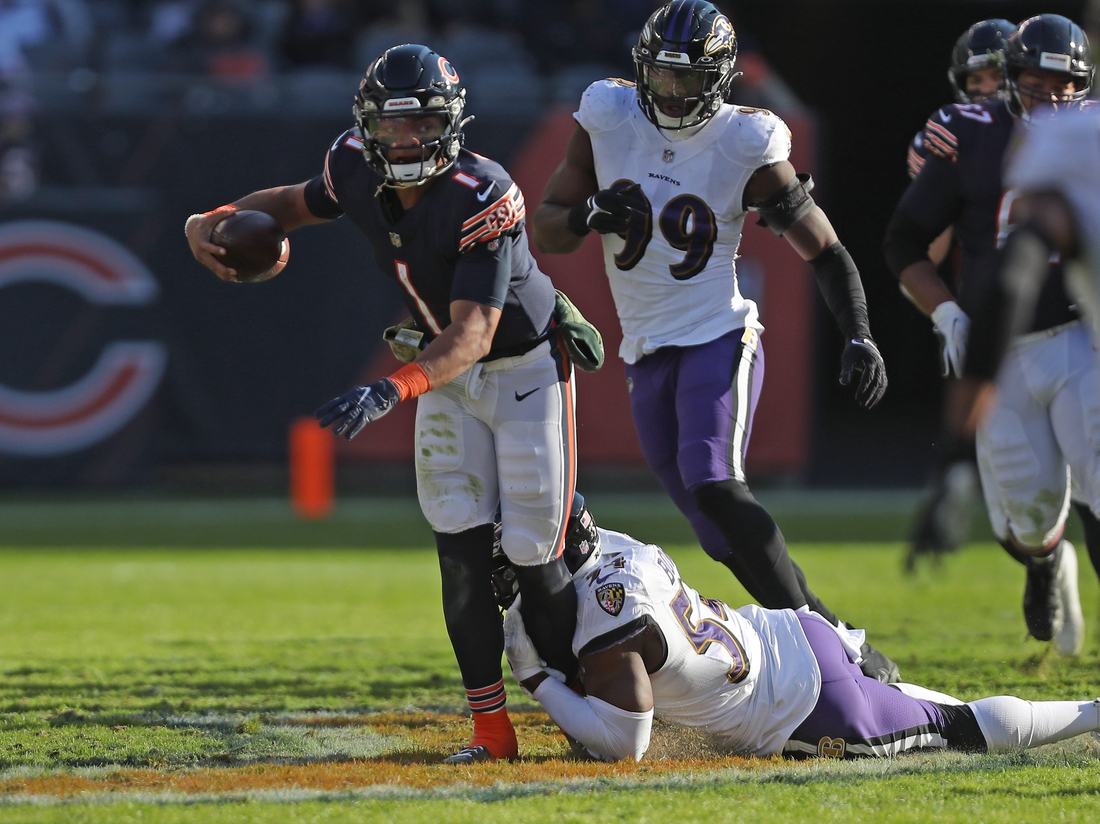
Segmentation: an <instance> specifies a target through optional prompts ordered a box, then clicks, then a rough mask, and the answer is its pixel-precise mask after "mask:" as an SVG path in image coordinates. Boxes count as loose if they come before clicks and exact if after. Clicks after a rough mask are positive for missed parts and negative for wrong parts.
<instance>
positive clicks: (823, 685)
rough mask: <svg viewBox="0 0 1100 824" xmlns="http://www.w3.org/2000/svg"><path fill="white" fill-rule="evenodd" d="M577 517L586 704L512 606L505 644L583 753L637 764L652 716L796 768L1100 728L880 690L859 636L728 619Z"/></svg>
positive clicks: (810, 623) (651, 550) (572, 533)
mask: <svg viewBox="0 0 1100 824" xmlns="http://www.w3.org/2000/svg"><path fill="white" fill-rule="evenodd" d="M573 511H574V513H575V515H574V517H573V518H572V519H571V521H570V528H569V532H568V537H567V540H566V549H565V560H566V563H567V564H568V566H569V569H570V570H571V571H572V572H573V580H574V581H575V582H576V586H577V630H576V635H575V636H574V638H573V649H574V650H575V651H576V653H577V655H578V657H579V658H580V662H581V673H582V678H583V682H584V687H585V692H586V694H587V696H586V697H582V696H581V695H578V694H577V693H576V692H574V691H573V690H571V689H569V688H567V687H566V686H565V685H564V684H562V683H561V682H560V680H558V678H557V677H556V676H555V674H554V673H550V672H548V671H547V669H546V668H545V667H544V666H543V664H542V662H541V661H540V660H539V656H538V654H537V653H536V652H535V651H534V649H533V647H532V646H531V643H530V641H529V640H528V638H527V636H526V633H525V631H524V627H523V617H522V616H521V615H520V613H519V611H518V610H517V609H516V608H515V607H514V606H513V607H512V608H510V609H509V611H508V614H507V616H506V618H505V620H504V629H505V638H506V642H505V643H506V647H505V648H506V651H507V654H508V662H509V664H510V666H511V668H512V675H513V676H514V677H515V678H516V680H517V681H519V682H520V684H521V685H522V686H523V687H524V689H526V690H527V691H528V692H529V693H530V694H532V695H533V697H534V698H535V699H536V700H537V701H538V702H539V703H540V704H542V706H543V708H544V709H545V710H546V711H547V712H548V713H549V714H550V717H551V718H553V719H554V721H555V722H556V723H557V724H558V726H560V727H561V728H562V729H563V730H564V731H565V732H566V734H567V735H568V736H569V737H570V738H572V739H573V741H575V742H577V743H576V744H574V748H575V749H578V748H583V751H584V752H586V753H587V754H588V755H589V756H592V757H594V758H598V759H601V760H607V761H613V760H618V759H625V758H633V759H635V760H641V758H642V756H643V755H645V752H646V750H647V748H648V746H649V739H650V729H651V726H652V723H653V718H654V717H657V718H661V719H663V720H665V721H670V722H672V723H676V724H682V725H684V726H688V727H696V728H700V729H702V730H703V731H704V732H705V733H706V735H707V736H708V738H709V739H710V740H711V742H712V743H713V744H714V745H715V746H717V747H719V748H721V749H723V750H726V751H730V752H735V753H739V754H751V755H757V756H762V757H766V756H771V755H786V756H790V757H794V758H804V757H807V756H815V755H816V756H821V757H831V758H856V757H860V756H880V757H889V756H893V755H896V754H897V753H900V752H906V751H911V750H917V749H941V750H942V749H953V750H963V751H968V752H1006V751H1011V750H1017V749H1024V748H1027V747H1038V746H1042V745H1043V744H1049V743H1052V742H1054V741H1062V740H1064V739H1067V738H1072V737H1073V736H1077V735H1083V734H1085V733H1087V732H1092V731H1095V730H1097V729H1100V699H1096V700H1093V701H1024V700H1021V699H1019V698H1014V697H1011V696H997V697H994V698H982V699H980V700H977V701H970V702H967V703H963V702H962V701H959V700H958V699H956V698H953V697H951V696H949V695H945V694H943V693H939V692H935V691H933V690H928V689H925V688H923V687H918V686H916V685H913V684H900V683H899V684H894V685H891V686H887V685H886V684H882V683H880V682H878V681H876V680H874V679H872V678H868V677H867V676H866V675H864V674H863V673H862V672H861V671H860V669H859V667H858V666H856V664H855V663H853V659H854V658H855V657H856V656H857V655H858V650H859V644H860V641H861V639H862V635H863V631H862V630H855V631H853V630H846V629H843V628H839V627H837V626H836V625H835V624H834V623H832V622H829V621H826V620H825V619H823V618H822V617H821V616H820V615H816V614H814V613H813V612H810V611H809V610H805V609H803V610H798V611H795V610H789V609H783V610H770V609H761V608H760V607H757V606H755V605H750V606H744V607H741V608H739V609H731V608H730V607H728V606H727V605H726V604H724V603H722V602H721V601H718V600H715V599H713V598H705V597H703V596H702V595H700V594H699V593H698V592H696V591H695V590H694V589H692V588H691V587H690V586H688V584H687V583H685V582H684V580H683V579H682V578H681V577H680V572H679V570H678V569H677V568H676V564H675V563H673V561H672V559H671V558H669V557H668V555H666V554H665V553H664V552H663V551H662V550H661V549H660V548H659V547H656V546H653V545H645V544H642V543H640V542H639V541H636V540H634V539H633V538H631V537H630V536H629V535H623V534H621V533H618V532H610V531H607V530H603V529H600V528H598V527H597V526H596V524H595V523H594V521H593V520H592V517H591V514H590V513H589V512H588V510H587V509H586V508H585V507H584V505H583V501H581V502H578V501H577V500H576V499H574V510H573ZM521 603H522V599H521ZM524 614H526V613H524ZM578 745H579V746H578Z"/></svg>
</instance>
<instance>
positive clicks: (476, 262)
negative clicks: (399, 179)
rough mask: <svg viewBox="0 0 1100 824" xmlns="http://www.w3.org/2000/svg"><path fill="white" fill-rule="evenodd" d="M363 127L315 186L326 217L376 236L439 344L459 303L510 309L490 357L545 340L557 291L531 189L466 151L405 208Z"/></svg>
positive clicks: (385, 260) (309, 190)
mask: <svg viewBox="0 0 1100 824" xmlns="http://www.w3.org/2000/svg"><path fill="white" fill-rule="evenodd" d="M362 146H363V142H362V139H361V138H360V136H359V131H358V129H352V130H349V131H347V132H345V133H344V134H343V135H341V136H340V137H339V139H337V141H336V142H335V143H333V144H332V146H331V147H330V148H329V151H328V154H327V155H326V157H325V167H324V171H323V172H322V174H320V175H318V176H317V177H315V178H313V179H312V180H311V181H310V182H309V183H308V184H307V185H306V192H305V195H306V205H307V206H308V208H309V210H310V212H312V213H313V214H314V215H316V216H317V217H324V218H336V217H339V216H340V215H342V214H346V215H347V216H348V217H349V218H351V220H352V221H353V222H354V223H355V225H356V226H358V227H359V229H360V230H361V231H362V232H363V234H364V235H366V237H367V240H368V241H369V242H370V245H371V249H372V251H373V253H374V261H375V263H376V264H377V265H378V268H379V269H381V270H382V272H384V273H385V274H387V275H388V276H389V277H392V278H393V279H394V280H396V281H397V282H398V283H399V284H400V286H401V289H402V297H403V298H404V300H405V305H406V307H407V308H408V310H409V312H410V313H411V314H412V316H413V317H414V318H415V319H416V323H417V327H418V328H419V329H420V330H421V331H422V332H424V333H425V336H426V340H428V341H431V340H432V339H434V338H435V337H436V336H437V335H439V334H440V332H442V331H443V330H444V329H445V328H447V326H448V325H449V324H450V322H451V316H450V305H451V302H452V301H455V300H468V301H473V302H475V303H481V304H485V305H488V306H492V307H494V308H497V309H500V310H501V312H502V315H501V319H500V324H499V326H498V327H497V331H496V334H495V335H494V337H493V344H492V348H491V350H490V352H489V354H488V355H487V356H486V357H485V358H484V360H493V359H495V358H500V357H506V356H510V355H516V354H522V353H523V352H526V351H528V350H530V349H532V348H533V347H534V346H535V345H536V344H538V343H539V342H541V341H542V340H545V339H546V337H547V334H548V332H549V328H550V320H551V314H552V313H553V309H554V287H553V285H552V284H551V282H550V279H549V278H548V277H547V276H546V275H545V274H543V273H542V272H541V271H539V268H538V266H537V265H536V264H535V260H534V258H533V257H532V256H531V252H530V249H529V248H528V245H527V235H526V232H525V229H524V226H525V215H526V210H525V208H524V201H523V193H522V192H521V191H520V189H519V187H518V186H517V185H516V184H515V183H514V182H513V181H512V179H511V178H510V177H509V176H508V173H507V172H505V171H504V169H503V168H502V167H501V166H500V165H499V164H497V163H494V162H493V161H491V160H489V159H487V158H484V157H481V156H480V155H477V154H474V153H472V152H468V151H466V150H465V149H463V150H461V151H460V152H459V155H458V158H457V159H456V160H455V163H454V165H453V166H452V167H451V168H450V169H448V170H447V171H446V172H444V173H443V174H442V175H440V176H439V177H437V178H436V179H435V180H434V182H433V183H431V185H430V186H429V188H428V189H427V190H426V191H425V192H424V195H423V197H421V199H420V200H419V201H418V202H417V203H416V205H414V206H413V207H412V208H411V209H408V210H404V209H402V208H401V206H400V204H399V203H398V202H397V197H396V194H395V193H394V192H393V191H392V190H386V189H383V188H380V187H381V185H382V183H383V178H382V176H381V175H379V174H378V173H377V172H376V171H375V170H374V169H372V168H371V167H370V166H369V165H368V164H367V162H366V160H365V159H364V157H363V152H362Z"/></svg>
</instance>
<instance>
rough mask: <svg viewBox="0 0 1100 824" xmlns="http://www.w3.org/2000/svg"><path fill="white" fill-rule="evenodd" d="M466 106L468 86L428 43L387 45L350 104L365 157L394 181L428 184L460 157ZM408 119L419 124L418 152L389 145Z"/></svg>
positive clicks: (360, 84) (391, 182)
mask: <svg viewBox="0 0 1100 824" xmlns="http://www.w3.org/2000/svg"><path fill="white" fill-rule="evenodd" d="M465 106H466V90H465V89H464V88H463V87H462V86H461V85H460V82H459V79H458V72H456V71H455V69H454V67H453V66H452V65H451V64H450V62H449V61H448V60H447V58H445V57H443V56H442V55H439V54H437V53H436V52H434V51H432V50H431V49H429V48H428V47H427V46H419V45H412V44H407V45H404V46H394V47H393V48H392V49H387V50H386V51H385V52H384V53H383V54H382V56H381V57H379V58H378V59H377V60H375V61H374V62H373V63H371V65H370V68H368V69H367V72H366V74H364V75H363V79H362V80H361V81H360V82H359V91H358V92H357V93H356V95H355V105H354V106H352V114H353V115H354V116H355V122H356V124H357V125H358V126H359V130H360V132H361V133H362V138H363V156H364V157H365V158H366V160H367V163H368V164H369V165H370V166H371V168H373V169H374V170H375V171H377V172H378V173H379V174H381V175H382V176H383V177H384V178H386V181H387V182H388V183H389V184H390V185H393V186H416V185H419V184H421V183H424V182H425V181H426V180H429V179H431V178H433V177H435V176H437V175H440V174H442V173H443V172H445V171H446V170H447V169H449V168H450V167H451V165H452V164H453V163H454V161H455V158H456V157H458V150H459V148H460V147H461V146H462V125H463V123H465V122H466V121H465V120H463V118H462V112H463V109H464V108H465ZM410 122H411V123H416V124H417V129H418V131H417V133H416V138H417V146H416V147H415V148H418V149H419V152H409V151H398V150H396V149H394V148H390V142H392V141H393V140H394V137H393V135H394V134H395V133H397V132H399V131H401V129H399V128H398V125H399V124H408V123H410ZM401 128H402V129H403V128H407V127H406V126H402V127H401ZM391 153H395V156H391Z"/></svg>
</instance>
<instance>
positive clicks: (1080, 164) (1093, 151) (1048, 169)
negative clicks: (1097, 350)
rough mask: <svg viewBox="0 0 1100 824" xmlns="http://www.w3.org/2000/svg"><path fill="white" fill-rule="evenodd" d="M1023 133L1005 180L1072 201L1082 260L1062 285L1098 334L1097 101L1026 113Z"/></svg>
mask: <svg viewBox="0 0 1100 824" xmlns="http://www.w3.org/2000/svg"><path fill="white" fill-rule="evenodd" d="M1025 134H1026V136H1025V137H1024V139H1023V142H1022V144H1021V145H1020V146H1019V147H1018V148H1017V150H1016V151H1015V152H1013V154H1012V156H1011V158H1010V160H1009V164H1008V168H1007V170H1006V171H1005V184H1006V185H1007V186H1015V187H1018V188H1019V189H1021V190H1022V191H1025V192H1041V191H1044V190H1047V191H1050V190H1053V191H1057V192H1061V194H1062V195H1063V196H1064V197H1065V198H1066V200H1068V201H1069V202H1070V204H1071V205H1072V207H1073V213H1074V217H1075V218H1076V221H1077V226H1078V230H1079V231H1078V234H1079V235H1080V238H1079V242H1080V243H1081V247H1082V249H1083V250H1084V254H1083V255H1082V260H1083V263H1076V264H1073V265H1070V266H1068V267H1067V268H1066V276H1067V277H1066V285H1067V287H1068V288H1069V289H1070V291H1071V293H1072V294H1073V297H1074V298H1076V299H1077V300H1078V301H1080V303H1082V304H1083V305H1084V309H1085V313H1086V315H1087V316H1088V320H1089V324H1090V325H1091V327H1092V330H1093V333H1094V335H1096V340H1100V106H1096V105H1092V106H1089V107H1088V108H1086V109H1085V110H1084V111H1073V110H1071V111H1068V112H1064V113H1059V114H1057V115H1055V116H1050V117H1038V118H1032V121H1031V124H1030V125H1029V126H1028V128H1027V131H1026V133H1025Z"/></svg>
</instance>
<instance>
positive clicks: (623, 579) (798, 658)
mask: <svg viewBox="0 0 1100 824" xmlns="http://www.w3.org/2000/svg"><path fill="white" fill-rule="evenodd" d="M599 533H600V547H601V553H602V554H601V555H600V557H599V559H598V560H597V562H596V564H595V566H594V568H593V569H591V570H588V571H586V572H585V573H584V574H582V575H580V576H578V578H577V579H576V587H577V629H576V632H575V633H574V635H573V651H574V652H575V653H576V654H577V655H578V656H580V655H581V654H583V653H588V652H599V651H600V650H602V649H606V648H607V647H609V646H612V645H613V644H615V643H617V642H619V641H621V640H623V639H624V638H629V637H630V636H631V635H633V634H635V633H637V632H640V631H641V630H642V629H643V628H645V627H646V626H652V625H655V626H656V627H657V628H658V629H659V630H660V631H661V634H662V635H663V636H664V639H665V645H666V647H667V656H666V657H665V660H664V663H662V664H661V667H660V668H659V669H658V670H657V671H656V672H653V673H651V674H650V681H651V683H652V687H653V704H654V706H653V712H654V715H656V716H657V717H658V718H661V719H664V720H667V721H671V722H674V723H677V724H682V725H684V726H688V727H695V728H699V729H701V730H703V731H705V732H706V733H707V734H708V735H709V736H710V737H711V738H712V740H713V741H714V743H715V744H716V745H717V746H719V747H722V748H723V749H727V750H730V751H732V752H743V753H751V754H754V755H774V754H776V753H779V752H782V750H783V745H784V743H785V742H786V741H787V739H788V737H789V736H790V734H791V733H792V732H793V731H794V730H795V728H796V727H798V725H799V724H801V723H802V721H803V720H805V718H806V716H808V715H809V714H810V712H811V711H812V710H813V708H814V706H815V705H816V703H817V697H818V695H819V694H820V691H821V672H820V670H819V669H818V666H817V660H816V659H815V658H814V654H813V650H811V648H810V644H809V642H808V641H807V640H806V635H805V633H804V632H803V631H802V627H801V625H800V624H799V622H798V617H797V615H796V614H795V613H794V612H793V611H791V610H766V609H761V608H760V607H757V606H746V607H741V608H740V609H737V610H734V609H730V607H728V606H726V605H725V604H724V603H722V602H721V601H716V600H713V599H710V598H704V597H703V596H701V595H700V594H699V593H698V592H696V591H695V590H694V589H692V588H691V587H689V586H688V585H687V584H685V583H684V582H683V580H681V578H680V573H679V571H678V570H677V569H676V564H674V563H673V562H672V559H670V558H669V557H668V555H666V554H665V553H664V552H663V551H662V550H661V549H660V548H659V547H656V546H652V545H646V544H642V543H639V542H638V541H636V540H634V539H633V538H631V537H630V536H629V535H623V534H622V533H619V532H610V531H607V530H603V529H601V530H600V531H599Z"/></svg>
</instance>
